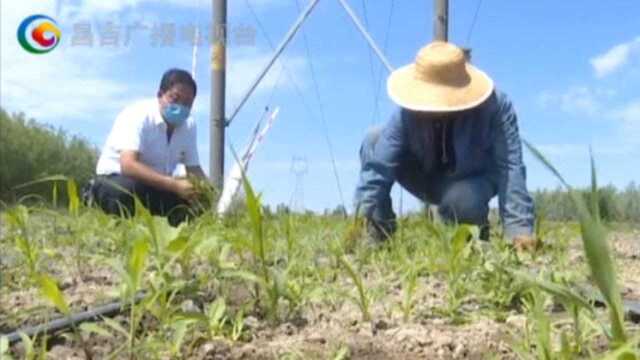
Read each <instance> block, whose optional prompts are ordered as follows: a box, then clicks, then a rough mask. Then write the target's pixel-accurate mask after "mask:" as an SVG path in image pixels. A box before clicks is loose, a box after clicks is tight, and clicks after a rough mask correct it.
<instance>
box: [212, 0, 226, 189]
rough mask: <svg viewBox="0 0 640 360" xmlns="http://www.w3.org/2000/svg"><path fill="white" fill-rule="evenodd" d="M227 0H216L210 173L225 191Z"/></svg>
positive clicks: (214, 0)
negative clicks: (223, 186)
mask: <svg viewBox="0 0 640 360" xmlns="http://www.w3.org/2000/svg"><path fill="white" fill-rule="evenodd" d="M226 63H227V0H213V47H212V49H211V124H210V127H209V131H210V133H209V135H210V148H209V173H210V176H211V180H212V182H213V184H214V185H215V186H216V187H217V188H218V189H222V184H223V181H224V143H225V136H224V135H225V133H224V132H225V125H226V119H225V98H226V91H225V90H226V72H227V66H226Z"/></svg>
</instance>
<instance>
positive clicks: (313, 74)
mask: <svg viewBox="0 0 640 360" xmlns="http://www.w3.org/2000/svg"><path fill="white" fill-rule="evenodd" d="M295 2H296V7H297V8H298V11H300V10H301V7H300V3H299V1H298V0H295ZM302 35H303V38H304V45H305V51H306V53H307V60H308V62H309V69H310V71H311V81H312V82H313V88H314V91H315V94H316V99H317V101H318V106H319V108H320V120H321V122H322V128H323V132H324V137H325V140H326V142H327V147H328V148H329V156H330V157H331V165H332V167H333V174H334V176H335V178H336V185H337V186H338V193H339V195H340V201H341V202H342V206H344V207H345V209H346V207H347V206H346V203H345V202H344V195H343V193H342V185H341V184H340V176H339V175H338V168H337V166H336V159H335V156H334V152H333V145H332V144H331V139H330V138H329V129H328V127H327V120H326V117H325V112H324V103H323V102H322V98H321V97H320V87H319V86H318V81H317V78H316V72H315V68H314V66H313V58H312V57H311V50H310V48H309V40H308V38H307V32H306V31H305V29H304V28H303V29H302Z"/></svg>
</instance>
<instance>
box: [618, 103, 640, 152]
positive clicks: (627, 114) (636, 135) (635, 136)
mask: <svg viewBox="0 0 640 360" xmlns="http://www.w3.org/2000/svg"><path fill="white" fill-rule="evenodd" d="M612 116H613V117H614V118H616V119H619V120H620V121H622V128H621V134H622V135H621V136H623V137H624V138H625V141H627V142H629V143H632V144H635V145H638V144H640V98H638V99H635V100H633V101H630V102H629V103H627V104H626V105H624V106H622V107H620V108H617V109H615V110H613V111H612Z"/></svg>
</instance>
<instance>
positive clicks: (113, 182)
mask: <svg viewBox="0 0 640 360" xmlns="http://www.w3.org/2000/svg"><path fill="white" fill-rule="evenodd" d="M196 92H197V86H196V83H195V81H194V80H193V78H192V77H191V75H190V74H189V73H188V72H186V71H184V70H179V69H171V70H168V71H167V72H165V74H164V75H163V76H162V80H161V82H160V89H159V90H158V94H157V97H156V98H153V99H148V100H143V101H140V102H137V103H134V104H132V105H130V106H128V107H127V108H125V109H124V110H123V111H122V112H121V113H120V114H119V115H118V117H117V118H116V120H115V123H114V125H113V128H112V129H111V133H110V134H109V137H108V138H107V141H106V143H105V145H104V148H103V149H102V153H101V155H100V159H99V160H98V165H97V169H96V173H97V175H98V177H97V179H96V182H95V184H94V185H93V188H92V194H93V197H94V200H95V202H96V203H97V204H98V205H99V206H100V207H101V208H102V209H103V210H104V211H105V212H107V213H109V214H124V215H125V216H128V215H132V214H133V213H134V211H135V207H134V201H133V198H132V197H131V196H130V195H129V194H127V193H126V192H124V191H122V189H124V190H126V191H128V192H129V193H131V194H135V195H136V196H137V197H138V198H139V199H140V200H141V201H142V202H143V204H144V205H145V206H146V207H147V208H148V209H149V210H150V211H151V213H152V214H154V215H160V216H167V217H168V219H169V222H170V223H171V224H172V225H174V226H175V225H177V224H179V223H180V222H182V221H184V220H185V219H186V217H187V214H188V211H187V207H188V203H189V201H190V200H191V199H192V198H193V196H194V188H193V185H192V184H191V183H190V182H189V181H188V180H186V179H184V178H176V177H173V174H174V172H175V171H176V169H177V167H178V165H180V164H184V166H185V167H186V170H187V173H188V174H190V175H195V176H200V177H203V178H204V177H205V175H204V172H203V171H202V168H201V167H200V162H199V160H198V151H197V147H196V144H197V136H196V124H195V122H194V120H193V118H191V117H189V114H190V112H191V106H192V105H193V100H194V99H195V96H196Z"/></svg>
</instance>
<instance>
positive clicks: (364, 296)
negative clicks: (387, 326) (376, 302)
mask: <svg viewBox="0 0 640 360" xmlns="http://www.w3.org/2000/svg"><path fill="white" fill-rule="evenodd" d="M330 250H331V252H332V253H333V255H334V257H335V259H336V262H337V265H338V266H340V267H341V268H342V269H344V271H345V272H346V274H347V276H348V277H349V278H350V279H351V281H352V282H353V284H354V285H355V287H356V289H357V294H358V295H357V296H353V295H351V294H350V293H347V296H348V297H349V298H350V299H351V300H352V301H353V302H354V303H355V304H356V305H357V306H358V308H359V309H360V312H361V314H362V320H363V321H371V312H370V311H369V308H370V306H371V295H370V293H369V291H368V290H367V288H366V286H365V284H364V281H363V279H362V276H360V274H359V273H358V272H357V271H356V269H354V267H353V265H351V263H350V262H349V260H347V258H346V257H345V254H344V250H343V249H342V248H341V247H340V245H339V244H333V245H332V246H331V249H330Z"/></svg>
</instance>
